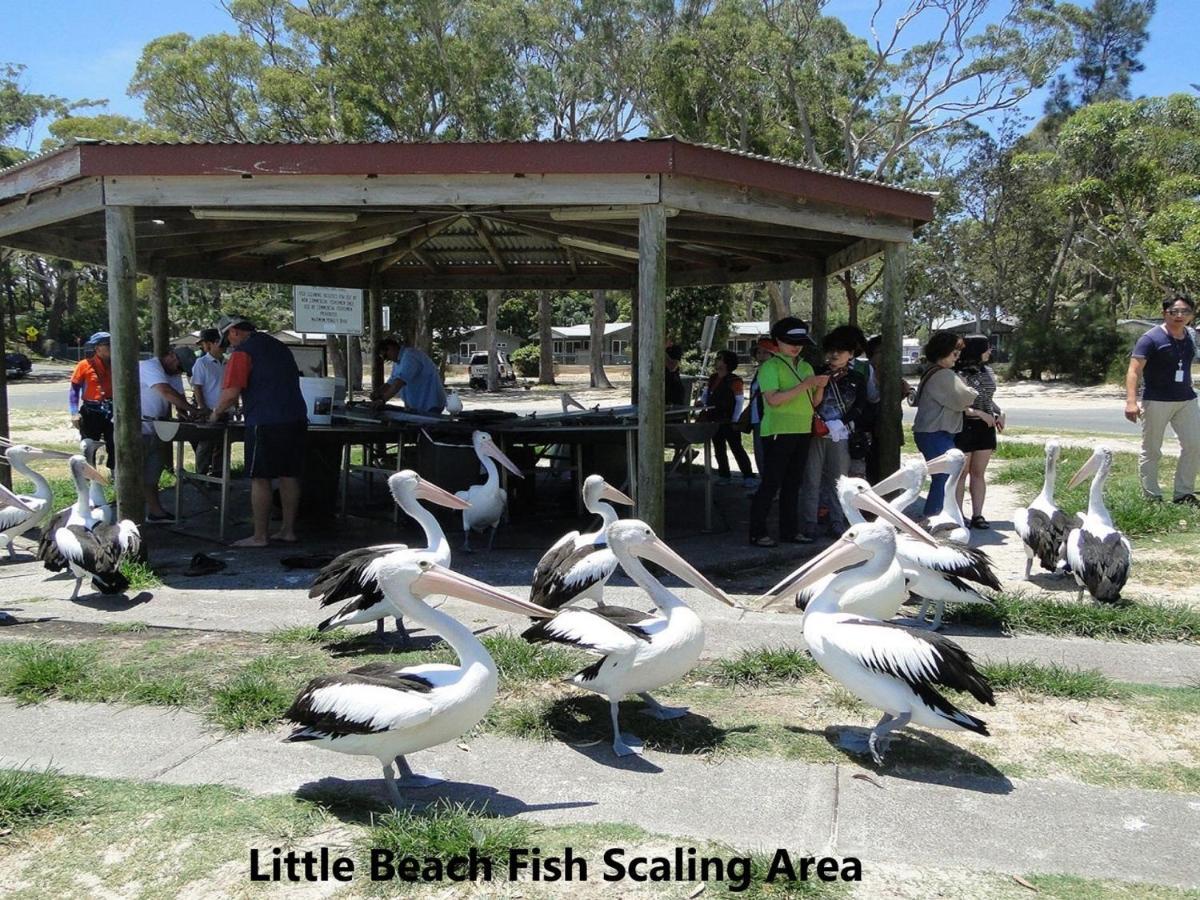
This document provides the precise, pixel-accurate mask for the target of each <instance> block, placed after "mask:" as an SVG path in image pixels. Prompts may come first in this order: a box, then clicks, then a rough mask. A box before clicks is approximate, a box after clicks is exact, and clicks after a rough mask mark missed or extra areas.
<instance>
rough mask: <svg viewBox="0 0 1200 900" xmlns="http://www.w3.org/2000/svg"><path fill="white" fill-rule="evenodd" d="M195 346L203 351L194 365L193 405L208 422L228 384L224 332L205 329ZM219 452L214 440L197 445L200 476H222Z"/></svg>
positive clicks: (198, 442) (197, 443)
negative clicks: (218, 457)
mask: <svg viewBox="0 0 1200 900" xmlns="http://www.w3.org/2000/svg"><path fill="white" fill-rule="evenodd" d="M196 345H197V346H198V347H199V348H200V353H201V356H200V357H199V358H198V359H197V360H196V362H195V363H194V364H193V365H192V374H191V378H190V380H191V382H192V402H193V403H195V404H196V408H197V409H198V410H199V411H200V412H201V413H202V414H203V417H204V418H207V417H208V416H210V415H212V411H213V409H214V408H215V407H216V405H217V404H218V403H220V402H221V386H222V385H223V384H224V381H225V350H224V348H223V347H222V346H221V332H219V331H217V329H215V328H205V329H204V330H203V331H201V332H200V339H199V340H197V341H196ZM216 448H217V441H216V440H215V439H213V438H209V439H208V440H203V441H197V442H196V444H195V446H194V449H195V451H196V471H197V472H198V473H199V474H201V475H220V474H221V473H220V472H217V471H215V468H216V461H215V460H214V459H213V455H214V452H215V450H216Z"/></svg>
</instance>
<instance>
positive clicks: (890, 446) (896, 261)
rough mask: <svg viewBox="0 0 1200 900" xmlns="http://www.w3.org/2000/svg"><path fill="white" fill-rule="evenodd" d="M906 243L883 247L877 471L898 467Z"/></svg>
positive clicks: (901, 439)
mask: <svg viewBox="0 0 1200 900" xmlns="http://www.w3.org/2000/svg"><path fill="white" fill-rule="evenodd" d="M907 264H908V244H897V243H888V244H886V245H885V246H884V250H883V316H882V320H881V323H880V324H881V328H880V335H881V337H882V339H883V343H882V347H881V348H880V349H881V354H882V359H881V362H880V368H881V371H880V372H879V373H878V377H879V408H880V410H881V411H882V415H881V417H880V421H879V432H878V437H879V474H880V475H881V476H886V475H890V474H891V473H892V472H895V471H896V470H897V469H898V468H900V447H901V445H902V444H903V439H904V435H903V430H904V423H903V421H902V419H901V407H900V403H901V401H902V397H901V395H900V379H901V377H902V376H901V372H900V355H901V345H902V343H903V340H904V275H905V267H906V266H907Z"/></svg>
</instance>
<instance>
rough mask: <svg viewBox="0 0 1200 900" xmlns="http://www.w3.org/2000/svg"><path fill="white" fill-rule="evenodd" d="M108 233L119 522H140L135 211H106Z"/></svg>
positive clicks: (120, 208)
mask: <svg viewBox="0 0 1200 900" xmlns="http://www.w3.org/2000/svg"><path fill="white" fill-rule="evenodd" d="M104 224H105V229H106V231H107V235H108V254H107V256H108V328H109V331H110V332H111V334H112V381H113V423H114V432H115V434H114V444H115V448H114V449H115V453H116V457H117V459H116V461H117V466H116V469H115V475H116V486H117V518H119V519H130V520H131V521H133V522H136V523H138V524H139V525H140V524H141V522H142V518H143V513H144V507H145V503H146V492H145V486H144V485H143V484H142V461H143V460H142V396H141V389H140V387H139V382H138V331H137V247H136V244H135V242H134V231H133V209H132V208H130V207H128V206H110V207H108V208H106V209H105V211H104Z"/></svg>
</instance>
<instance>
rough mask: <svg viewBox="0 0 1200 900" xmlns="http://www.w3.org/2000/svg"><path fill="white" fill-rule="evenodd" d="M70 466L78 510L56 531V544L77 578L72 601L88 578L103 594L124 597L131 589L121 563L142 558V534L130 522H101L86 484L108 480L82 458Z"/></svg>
mask: <svg viewBox="0 0 1200 900" xmlns="http://www.w3.org/2000/svg"><path fill="white" fill-rule="evenodd" d="M68 465H69V467H70V469H71V477H72V479H73V480H74V482H75V506H74V507H72V509H71V513H70V515H69V516H68V518H67V524H66V525H64V526H62V527H60V528H58V529H56V530H55V532H54V544H55V546H56V548H57V550H58V553H59V554H60V555H61V557H62V559H63V561H64V562H65V563H66V565H67V567H69V568H70V570H71V574H72V575H74V576H75V590H74V591H73V592H72V593H71V599H72V600H75V599H77V598H78V597H79V588H80V586H81V585H82V584H83V579H84V578H86V577H87V576H88V575H91V576H92V586H93V587H94V588H96V590H98V591H100V593H102V594H120V593H122V592H123V591H124V590H125V589H126V588H128V587H129V581H128V580H127V579H126V578H125V576H124V575H123V574H122V573H121V568H120V566H121V562H122V560H124V559H126V558H131V559H132V558H137V557H139V556H140V555H141V552H142V537H141V533H140V532H139V530H138V527H137V525H136V524H134V523H133V522H131V521H129V520H128V519H123V520H121V521H120V522H117V524H116V525H105V524H103V523H102V522H98V521H97V520H96V518H95V517H94V516H93V514H92V507H91V503H90V501H89V497H88V488H87V485H86V481H87V480H88V479H91V480H93V481H98V482H100V483H101V484H106V483H107V482H108V479H107V478H106V477H105V476H104V475H102V474H101V473H100V472H99V471H98V470H97V469H96V468H95V467H93V466H91V465H89V464H88V461H87V460H86V459H84V457H82V456H80V455H79V454H75V455H74V456H72V457H71V461H70V463H69V464H68ZM49 567H50V563H49V562H47V568H49Z"/></svg>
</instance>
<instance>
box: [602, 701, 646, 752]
mask: <svg viewBox="0 0 1200 900" xmlns="http://www.w3.org/2000/svg"><path fill="white" fill-rule="evenodd" d="M608 709H609V714H610V715H611V716H612V727H613V743H612V748H613V753H615V754H617V756H633V755H635V754H636V755H639V756H640V755H641V753H642V749H643V746H642V740H641V738H639V737H638V736H637V735H633V734H622V733H621V723H620V722H619V721H618V718H619V716H620V704H619V703H618V702H617V701H616V700H610V701H608Z"/></svg>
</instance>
